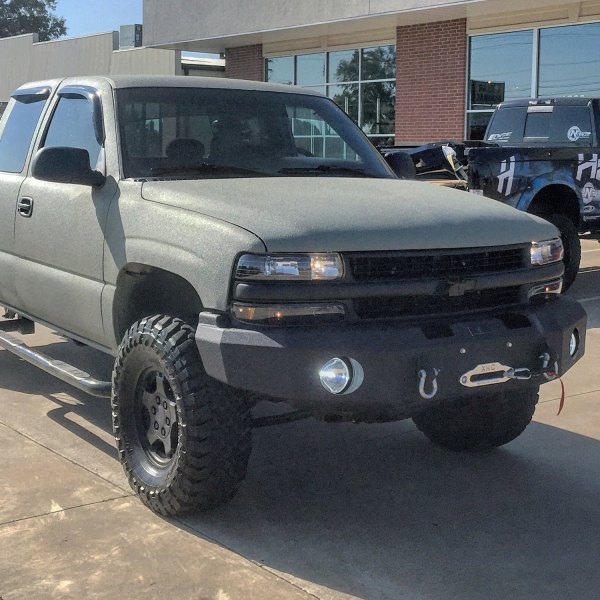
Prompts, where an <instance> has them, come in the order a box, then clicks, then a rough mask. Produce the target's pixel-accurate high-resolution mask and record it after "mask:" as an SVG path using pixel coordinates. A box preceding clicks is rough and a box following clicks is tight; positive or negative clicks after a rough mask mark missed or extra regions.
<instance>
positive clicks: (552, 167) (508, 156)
mask: <svg viewBox="0 0 600 600" xmlns="http://www.w3.org/2000/svg"><path fill="white" fill-rule="evenodd" d="M599 102H600V100H599V99H590V98H553V99H549V98H538V99H526V100H512V101H508V102H504V103H502V104H500V105H499V106H498V108H497V109H496V111H495V112H494V114H493V116H492V118H491V120H490V123H489V125H488V128H487V131H486V134H485V139H484V142H485V143H484V144H483V145H478V146H475V147H471V148H468V150H467V156H468V173H469V175H468V177H469V189H470V190H471V192H473V193H475V194H481V195H484V196H487V197H489V198H494V199H496V200H499V201H501V202H504V203H506V204H509V205H510V206H513V207H515V208H518V209H519V210H523V211H526V212H529V213H532V214H536V215H539V216H541V217H544V218H545V219H547V220H548V221H551V222H552V223H554V224H555V225H556V226H557V227H558V229H559V230H560V232H561V237H562V239H563V244H564V246H565V285H564V289H566V288H568V287H569V286H570V285H571V284H572V283H573V281H574V280H575V277H576V275H577V271H578V269H579V262H580V259H581V246H580V242H579V237H578V234H579V233H581V232H584V231H589V230H593V229H597V228H600V141H599V140H600V137H599V133H600V131H599V130H598V127H599V123H600V119H599V114H600V113H599V112H598V110H599ZM466 145H467V146H469V142H467V143H466Z"/></svg>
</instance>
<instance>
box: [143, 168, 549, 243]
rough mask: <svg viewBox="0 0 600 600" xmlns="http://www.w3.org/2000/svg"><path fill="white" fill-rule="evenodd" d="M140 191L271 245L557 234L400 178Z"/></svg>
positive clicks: (240, 182) (530, 219) (186, 185)
mask: <svg viewBox="0 0 600 600" xmlns="http://www.w3.org/2000/svg"><path fill="white" fill-rule="evenodd" d="M142 196H143V198H145V199H146V200H151V201H153V202H159V203H161V204H167V205H171V206H174V207H178V208H181V209H184V210H189V211H193V212H197V213H201V214H205V215H207V216H210V217H213V218H216V219H220V220H222V221H226V222H228V223H231V224H234V225H237V226H238V227H242V228H244V229H246V230H248V231H251V232H252V233H254V234H255V235H257V236H258V237H260V238H261V239H262V241H263V242H264V243H265V245H266V247H267V250H268V251H269V252H319V251H346V252H349V251H366V250H427V249H444V248H478V247H483V246H503V245H510V244H520V243H525V242H530V241H532V240H538V241H542V240H547V239H550V238H553V237H557V236H558V231H557V230H556V229H555V228H554V226H553V225H551V224H549V223H547V222H546V221H543V220H541V219H539V218H537V217H534V216H532V215H528V214H526V213H522V212H519V211H517V210H515V209H514V208H510V207H508V206H505V205H503V204H501V203H500V202H497V201H494V200H489V199H487V198H484V197H482V196H475V195H473V194H468V193H466V192H462V191H458V190H452V189H444V188H439V187H437V186H434V185H432V184H428V183H420V182H416V181H404V180H397V179H366V178H365V179H361V178H346V177H272V178H250V179H246V178H243V179H242V178H240V179H202V180H185V181H182V180H170V181H149V182H144V184H143V186H142ZM200 235H201V234H200Z"/></svg>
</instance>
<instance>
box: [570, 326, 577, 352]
mask: <svg viewBox="0 0 600 600" xmlns="http://www.w3.org/2000/svg"><path fill="white" fill-rule="evenodd" d="M578 350H579V331H577V329H575V330H574V331H573V333H572V334H571V339H570V340H569V354H570V355H571V358H574V357H575V355H576V354H577V351H578Z"/></svg>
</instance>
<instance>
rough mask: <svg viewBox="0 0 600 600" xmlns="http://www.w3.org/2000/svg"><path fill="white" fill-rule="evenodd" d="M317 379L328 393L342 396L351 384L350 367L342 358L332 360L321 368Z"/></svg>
mask: <svg viewBox="0 0 600 600" xmlns="http://www.w3.org/2000/svg"><path fill="white" fill-rule="evenodd" d="M319 378H320V379H321V384H322V386H323V387H324V388H325V389H326V390H327V391H328V392H331V393H332V394H343V393H344V392H345V391H346V390H347V389H348V388H349V387H350V384H351V383H352V366H351V365H350V363H349V362H347V361H345V360H344V359H343V358H332V359H331V360H328V361H327V362H326V363H325V364H324V365H323V366H322V367H321V370H320V371H319Z"/></svg>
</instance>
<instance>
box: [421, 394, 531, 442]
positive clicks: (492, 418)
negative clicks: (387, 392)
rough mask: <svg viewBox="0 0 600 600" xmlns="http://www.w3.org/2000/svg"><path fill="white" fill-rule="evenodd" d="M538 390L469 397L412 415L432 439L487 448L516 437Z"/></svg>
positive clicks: (529, 412)
mask: <svg viewBox="0 0 600 600" xmlns="http://www.w3.org/2000/svg"><path fill="white" fill-rule="evenodd" d="M538 389H539V388H534V389H527V390H522V391H518V392H509V393H507V392H504V393H498V394H496V395H490V396H479V397H478V396H469V397H464V398H458V399H457V400H451V401H448V402H443V403H440V404H434V405H432V406H430V407H428V408H426V409H425V410H423V411H421V412H419V413H418V414H416V415H414V416H413V421H414V422H415V425H416V426H417V427H418V429H419V430H420V431H422V432H423V433H424V434H425V435H426V436H427V437H428V438H429V439H430V440H431V441H432V442H434V443H436V444H438V445H440V446H444V447H445V448H449V449H451V450H471V451H477V450H490V449H492V448H495V447H497V446H503V445H504V444H507V443H508V442H510V441H512V440H514V439H515V438H516V437H518V436H519V435H520V434H521V433H522V432H523V431H524V430H525V428H526V427H527V425H529V423H530V422H531V419H532V417H533V413H534V411H535V406H536V404H537V401H538Z"/></svg>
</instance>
